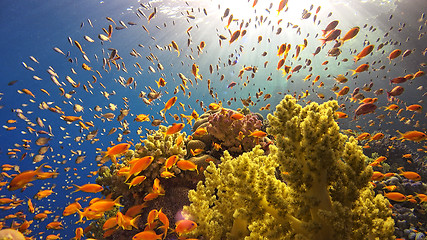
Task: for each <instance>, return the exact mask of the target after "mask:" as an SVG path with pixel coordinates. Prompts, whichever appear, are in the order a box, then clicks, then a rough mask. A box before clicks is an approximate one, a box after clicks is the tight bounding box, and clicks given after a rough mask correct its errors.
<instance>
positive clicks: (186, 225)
mask: <svg viewBox="0 0 427 240" xmlns="http://www.w3.org/2000/svg"><path fill="white" fill-rule="evenodd" d="M175 225H176V227H175V232H176V233H177V234H178V236H181V235H182V234H186V233H189V232H191V231H193V230H194V229H196V227H197V223H195V222H193V221H191V220H186V219H184V220H180V221H178V222H176V223H175Z"/></svg>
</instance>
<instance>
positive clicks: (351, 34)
mask: <svg viewBox="0 0 427 240" xmlns="http://www.w3.org/2000/svg"><path fill="white" fill-rule="evenodd" d="M359 30H360V28H359V27H354V28H352V29H350V30H349V31H348V32H347V33H346V34H345V35H344V37H343V38H340V39H339V41H340V42H341V43H344V42H346V41H348V40H350V39H352V38H354V37H356V35H357V33H359Z"/></svg>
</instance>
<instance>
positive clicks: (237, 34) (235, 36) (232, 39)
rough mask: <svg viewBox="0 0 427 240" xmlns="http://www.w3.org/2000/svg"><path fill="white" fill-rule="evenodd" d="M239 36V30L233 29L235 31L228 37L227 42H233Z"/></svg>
mask: <svg viewBox="0 0 427 240" xmlns="http://www.w3.org/2000/svg"><path fill="white" fill-rule="evenodd" d="M239 36H240V30H237V31H235V32H234V33H233V34H232V35H231V38H230V41H229V43H230V44H231V43H233V42H234V41H236V39H237V38H239Z"/></svg>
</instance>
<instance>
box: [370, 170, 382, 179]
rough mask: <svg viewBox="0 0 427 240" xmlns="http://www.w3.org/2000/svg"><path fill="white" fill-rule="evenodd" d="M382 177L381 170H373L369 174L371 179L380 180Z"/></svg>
mask: <svg viewBox="0 0 427 240" xmlns="http://www.w3.org/2000/svg"><path fill="white" fill-rule="evenodd" d="M383 179H384V174H383V173H381V172H373V173H372V176H371V181H381V180H383Z"/></svg>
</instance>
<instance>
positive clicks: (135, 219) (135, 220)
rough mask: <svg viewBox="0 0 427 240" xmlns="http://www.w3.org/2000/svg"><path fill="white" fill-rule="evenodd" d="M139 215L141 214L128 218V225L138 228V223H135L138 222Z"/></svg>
mask: <svg viewBox="0 0 427 240" xmlns="http://www.w3.org/2000/svg"><path fill="white" fill-rule="evenodd" d="M139 217H141V215H138V216H136V217H135V218H133V219H132V220H130V225H131V226H133V227H134V228H136V229H138V225H137V224H136V223H137V222H138V219H139Z"/></svg>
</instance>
